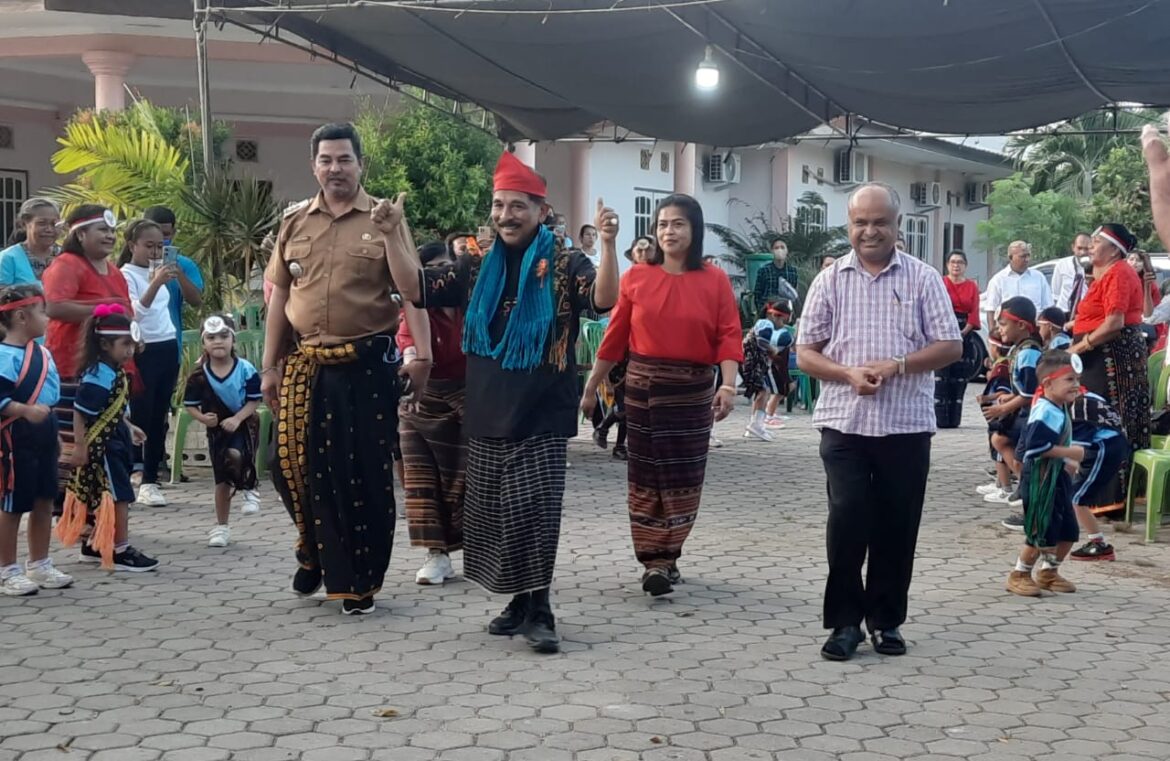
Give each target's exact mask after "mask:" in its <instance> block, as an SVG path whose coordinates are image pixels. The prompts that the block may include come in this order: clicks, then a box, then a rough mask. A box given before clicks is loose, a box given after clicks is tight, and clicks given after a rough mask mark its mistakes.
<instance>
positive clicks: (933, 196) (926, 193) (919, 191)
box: [910, 182, 943, 206]
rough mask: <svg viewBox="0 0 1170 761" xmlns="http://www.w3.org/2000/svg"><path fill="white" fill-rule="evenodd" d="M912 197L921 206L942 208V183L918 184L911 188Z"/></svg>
mask: <svg viewBox="0 0 1170 761" xmlns="http://www.w3.org/2000/svg"><path fill="white" fill-rule="evenodd" d="M910 197H911V198H913V199H914V203H916V204H918V205H919V206H942V202H943V188H942V183H941V182H916V183H914V184H913V185H911V186H910Z"/></svg>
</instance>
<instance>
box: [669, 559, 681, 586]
mask: <svg viewBox="0 0 1170 761" xmlns="http://www.w3.org/2000/svg"><path fill="white" fill-rule="evenodd" d="M666 577H667V578H668V579H670V583H671V584H682V583H683V577H682V573H680V572H679V570H678V564H677V563H671V564H670V568H667V569H666Z"/></svg>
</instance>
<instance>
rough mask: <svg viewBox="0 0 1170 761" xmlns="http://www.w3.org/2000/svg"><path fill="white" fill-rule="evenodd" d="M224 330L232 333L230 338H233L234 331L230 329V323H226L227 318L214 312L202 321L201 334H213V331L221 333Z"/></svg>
mask: <svg viewBox="0 0 1170 761" xmlns="http://www.w3.org/2000/svg"><path fill="white" fill-rule="evenodd" d="M225 330H226V331H227V332H228V333H231V334H232V338H235V336H236V331H235V330H233V329H232V326H231V325H228V324H227V320H225V319H224V318H222V317H220V316H219V315H217V314H216V315H212V316H211V317H208V318H207V319H206V320H204V321H203V333H202V334H201V335H205V336H206V335H209V334H210V335H214V334H215V333H222V332H224V331H225Z"/></svg>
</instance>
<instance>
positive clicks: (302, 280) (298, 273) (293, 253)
mask: <svg viewBox="0 0 1170 761" xmlns="http://www.w3.org/2000/svg"><path fill="white" fill-rule="evenodd" d="M312 252H313V241H312V240H311V239H310V238H308V237H303V238H294V239H293V240H290V241H289V242H288V243H287V244H286V245H285V248H284V267H285V269H287V270H288V274H289V277H291V278H292V281H293V285H294V286H302V287H303V286H304V285H305V284H307V283H310V282H312V281H313V280H314V279H315V273H313V272H312V271H311V270H312V269H313V267H312V264H313V263H312V260H311V257H310V254H311V253H312Z"/></svg>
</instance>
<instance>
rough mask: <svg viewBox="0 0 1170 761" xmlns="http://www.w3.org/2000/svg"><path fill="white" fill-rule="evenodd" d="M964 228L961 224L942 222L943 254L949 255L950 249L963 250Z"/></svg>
mask: <svg viewBox="0 0 1170 761" xmlns="http://www.w3.org/2000/svg"><path fill="white" fill-rule="evenodd" d="M964 237H965V236H964V229H963V226H962V225H952V224H951V223H950V222H945V223H943V255H944V256H950V255H951V252H952V251H955V250H958V251H962V250H963V238H964Z"/></svg>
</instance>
